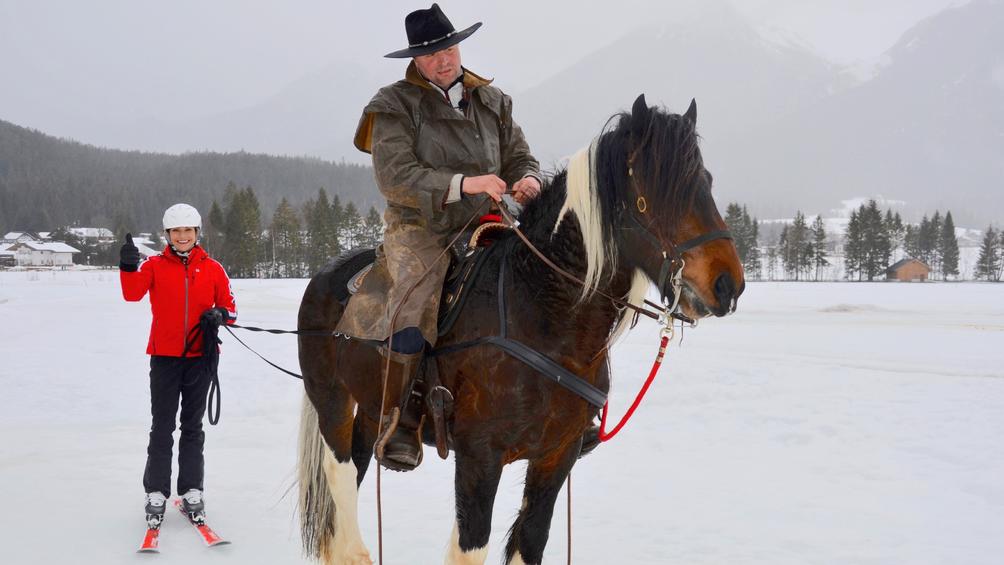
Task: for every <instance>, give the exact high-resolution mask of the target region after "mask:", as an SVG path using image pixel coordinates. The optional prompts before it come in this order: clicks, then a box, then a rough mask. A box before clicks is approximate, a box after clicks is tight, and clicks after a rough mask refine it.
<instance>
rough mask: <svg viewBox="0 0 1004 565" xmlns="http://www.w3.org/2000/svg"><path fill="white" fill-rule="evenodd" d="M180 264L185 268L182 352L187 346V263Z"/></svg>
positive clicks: (184, 261) (183, 261)
mask: <svg viewBox="0 0 1004 565" xmlns="http://www.w3.org/2000/svg"><path fill="white" fill-rule="evenodd" d="M181 262H182V264H183V265H184V266H185V325H184V328H185V330H184V332H182V337H181V341H182V344H181V350H182V351H184V350H185V346H186V345H188V261H186V260H184V259H182V260H181Z"/></svg>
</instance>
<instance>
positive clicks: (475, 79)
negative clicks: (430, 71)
mask: <svg viewBox="0 0 1004 565" xmlns="http://www.w3.org/2000/svg"><path fill="white" fill-rule="evenodd" d="M460 68H461V69H463V71H464V88H467V89H475V88H477V87H479V86H487V85H489V84H491V83H492V79H490V78H484V77H482V76H481V75H478V74H477V73H475V72H474V71H472V70H470V69H468V68H467V67H460ZM404 80H405V81H406V82H410V83H411V84H414V85H416V86H420V87H422V88H426V89H430V90H431V89H432V84H431V83H429V81H427V80H425V77H423V76H422V73H420V72H418V66H416V65H415V61H412V62H410V63H408V70H406V71H405V72H404Z"/></svg>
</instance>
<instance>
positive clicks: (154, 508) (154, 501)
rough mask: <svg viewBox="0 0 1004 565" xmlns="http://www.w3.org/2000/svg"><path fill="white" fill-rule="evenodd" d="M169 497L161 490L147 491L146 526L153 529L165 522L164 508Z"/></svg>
mask: <svg viewBox="0 0 1004 565" xmlns="http://www.w3.org/2000/svg"><path fill="white" fill-rule="evenodd" d="M166 506H167V498H165V497H164V495H163V494H161V493H159V492H148V493H146V526H147V527H148V528H150V529H151V530H156V529H159V528H160V525H161V524H162V523H163V522H164V508H165V507H166Z"/></svg>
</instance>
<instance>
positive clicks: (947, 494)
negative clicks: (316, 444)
mask: <svg viewBox="0 0 1004 565" xmlns="http://www.w3.org/2000/svg"><path fill="white" fill-rule="evenodd" d="M305 285H306V281H303V280H235V281H234V288H235V292H236V294H237V300H238V308H239V312H240V319H241V322H242V323H244V324H247V325H258V326H263V327H278V328H293V326H294V325H295V320H296V310H297V307H298V303H299V298H300V295H301V294H302V292H303V289H304V287H305ZM149 316H150V314H149V305H148V304H147V303H146V302H143V303H126V302H124V301H123V300H122V298H121V292H120V290H119V285H118V273H117V272H114V271H84V272H73V271H70V272H41V273H37V272H29V273H25V272H0V321H2V322H0V323H2V328H3V330H2V333H0V344H2V360H0V387H2V389H0V390H2V394H0V445H2V446H3V448H2V449H0V479H2V480H0V497H2V500H4V503H5V505H6V507H7V511H6V512H4V513H3V516H2V518H0V521H2V527H0V547H2V548H3V557H2V561H3V563H5V564H12V565H13V564H18V565H20V564H28V563H77V564H85V565H90V564H95V565H96V564H101V565H104V564H117V563H128V564H132V563H144V562H152V560H156V562H157V563H159V564H162V565H166V564H185V565H189V564H191V563H203V562H206V563H217V562H219V563H242V564H246V563H249V564H257V563H261V564H286V563H303V562H305V561H304V560H303V558H302V557H301V555H300V546H299V531H298V526H297V523H296V518H295V515H294V502H295V490H294V491H290V492H289V493H288V494H287V489H289V487H290V485H291V484H292V480H293V471H294V463H295V449H296V428H297V419H298V416H299V403H300V398H301V394H302V385H301V384H300V383H299V381H296V380H294V379H291V378H290V377H288V376H286V375H283V374H282V373H279V372H278V371H275V370H274V369H272V368H270V367H268V366H267V365H265V364H264V363H262V362H261V361H260V360H258V359H257V358H256V357H254V356H253V355H252V354H251V353H250V352H248V351H246V350H244V349H243V348H242V347H240V345H239V344H237V343H236V342H234V340H233V339H232V338H231V337H230V336H229V335H226V334H224V335H223V336H222V338H223V340H224V345H223V356H222V358H221V370H220V376H221V382H222V387H223V397H222V398H223V410H222V419H221V422H220V425H219V426H215V427H213V426H209V425H208V423H207V425H206V432H207V439H206V468H207V475H206V493H207V494H206V499H207V510H208V515H209V523H210V524H211V525H212V527H213V528H214V529H215V530H216V531H218V532H219V533H220V534H221V535H223V536H225V537H226V538H227V539H229V540H232V541H233V542H234V543H233V545H230V546H223V547H218V548H213V549H207V548H205V547H203V545H202V542H201V541H200V540H199V539H198V537H197V536H196V535H195V534H194V533H193V532H192V531H191V527H190V526H189V525H188V524H186V523H185V522H184V520H183V519H181V518H180V517H179V516H176V515H174V514H169V515H168V516H167V519H166V522H165V525H164V528H163V532H162V535H161V542H160V543H161V551H162V553H161V554H160V555H157V556H151V555H138V554H136V553H134V552H135V550H136V548H137V547H138V546H139V543H140V541H141V539H142V535H143V532H144V524H143V513H142V507H143V503H142V500H143V492H142V491H143V489H142V484H141V478H142V472H143V465H144V461H145V448H146V439H147V438H146V434H147V430H148V428H149V391H148V385H147V382H146V373H147V370H148V369H147V367H148V358H147V356H146V355H145V354H144V350H145V346H146V339H147V331H148V328H149V322H150V319H149ZM1002 330H1004V285H991V284H882V283H876V284H868V283H860V284H853V283H850V284H849V283H768V282H761V283H749V284H748V285H747V290H746V293H745V295H744V296H743V297H742V298H741V299H740V301H739V311H738V312H737V314H735V315H734V316H731V317H729V318H726V319H721V320H718V319H713V320H704V321H702V322H701V323H700V325H699V327H698V328H696V329H693V330H691V329H687V330H686V331H684V332H683V342H682V345H680V344H679V342H674V344H673V345H672V346H671V347H670V349H669V352H668V355H667V359H666V363H665V364H664V366H663V370H662V372H661V373H660V375H659V377H658V378H657V380H656V382H655V384H654V385H653V387H652V390H651V391H650V393H649V395H648V397H647V399H646V401H645V403H644V404H643V405H642V407H641V408H640V409H639V411H638V413H637V414H636V416H635V418H634V419H633V420H632V421H631V422H630V423H629V424H628V426H627V427H626V428H625V429H624V431H623V432H621V434H620V435H618V436H617V437H616V438H615V439H614V440H613V441H612V442H611V443H609V444H606V445H604V446H601V447H600V448H599V449H598V450H597V451H596V452H595V453H594V454H593V455H590V456H589V457H587V458H586V459H584V460H582V461H580V463H579V464H578V465H577V466H576V468H575V470H574V472H573V483H574V489H573V494H574V500H573V510H574V512H573V518H572V519H573V528H574V532H573V541H574V547H573V557H574V562H575V563H577V564H594V563H597V564H620V563H632V564H669V563H679V564H683V565H702V564H707V565H719V564H725V563H727V564H730V565H731V564H764V565H767V564H770V565H778V564H791V565H806V564H820V565H830V564H861V565H889V564H905V563H910V564H911V565H915V564H945V565H949V564H952V565H954V564H960V563H965V564H967V565H991V564H994V565H995V564H997V563H1000V562H1001V561H1000V559H1001V555H1002V554H1004V521H1002V520H1001V516H1002V515H1004V479H1002V477H1004V450H1002V449H1001V446H1002V434H1004V379H1002V378H1001V377H1004V340H1002V339H1001V338H1002V335H1001V331H1002ZM239 335H240V337H241V339H244V340H245V341H246V342H247V343H248V344H249V345H251V346H252V347H254V348H256V349H258V350H259V351H260V352H261V353H262V354H263V355H265V356H267V357H269V358H270V359H272V360H273V361H275V362H277V363H279V364H280V365H282V366H284V367H287V368H289V369H292V370H297V369H298V366H297V360H296V342H295V339H294V338H292V337H290V336H273V335H267V334H251V333H248V332H243V333H240V334H239ZM657 344H658V332H657V330H656V328H655V326H653V325H652V324H650V323H647V322H642V323H641V324H640V325H639V327H638V328H637V329H635V330H634V331H632V332H630V333H629V334H628V335H627V336H626V337H624V338H622V340H621V342H620V343H619V344H618V345H617V346H616V347H615V349H614V353H613V360H614V381H613V390H612V393H611V394H612V397H611V398H612V400H611V417H612V418H619V417H620V415H621V414H622V413H623V411H624V410H625V409H626V407H627V406H628V404H629V403H630V401H631V399H632V397H633V395H634V394H635V392H636V391H637V390H638V387H639V386H640V385H641V383H642V381H643V379H644V378H645V376H646V375H647V373H648V369H649V367H650V366H651V363H652V360H653V358H654V355H655V350H656V347H657ZM427 455H428V457H426V462H425V463H424V464H423V465H422V467H421V468H419V469H418V470H417V471H415V472H413V473H409V474H399V473H387V474H385V475H384V477H383V483H384V494H383V498H384V509H383V512H384V547H385V562H386V563H387V564H388V565H392V564H408V565H411V564H420V565H423V564H433V563H442V560H443V556H444V555H445V551H446V547H447V542H448V539H449V535H450V529H451V527H452V524H453V516H452V508H453V493H452V482H453V469H452V458H451V460H450V461H445V462H444V461H440V460H439V459H438V458H436V457H434V451H430V452H429V453H428V454H427ZM524 467H525V465H522V464H515V465H511V466H510V467H509V468H508V469H507V470H506V472H505V474H504V475H503V478H502V482H501V485H500V489H499V495H498V498H497V500H496V504H495V513H494V520H493V523H494V526H493V535H492V539H491V542H490V546H489V547H490V556H489V559H488V562H489V563H499V562H501V552H502V544H503V541H504V536H505V532H506V530H507V529H508V527H509V526H510V524H511V521H512V519H513V517H514V516H515V514H516V511H517V509H518V507H519V503H520V498H521V494H522V493H521V491H522V473H523V469H524ZM374 484H375V481H374V467H372V466H371V468H370V472H369V474H368V476H367V477H366V481H365V482H364V484H363V487H362V490H361V493H360V509H359V514H360V520H361V526H362V531H363V536H364V539H365V540H366V542H367V544H368V545H369V547H370V550H371V551H372V552H373V557H374V559H375V558H376V538H377V534H376V517H375V516H376V508H375V490H374ZM565 512H566V510H565V495H564V493H562V494H561V496H560V497H559V502H558V504H557V506H556V509H555V517H554V522H553V525H552V529H551V537H550V543H549V547H548V550H547V553H546V556H545V562H547V563H564V562H565V541H566V538H565V527H566V521H565Z"/></svg>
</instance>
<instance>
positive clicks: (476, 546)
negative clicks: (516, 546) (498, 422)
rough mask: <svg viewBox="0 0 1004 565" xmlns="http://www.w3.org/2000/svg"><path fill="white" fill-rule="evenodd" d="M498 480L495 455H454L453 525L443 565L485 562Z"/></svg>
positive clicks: (498, 462)
mask: <svg viewBox="0 0 1004 565" xmlns="http://www.w3.org/2000/svg"><path fill="white" fill-rule="evenodd" d="M501 476H502V463H501V458H500V457H499V456H498V454H496V453H492V452H490V451H488V450H484V452H483V453H481V454H480V455H479V456H476V457H475V456H471V455H468V454H465V453H464V452H463V451H457V463H456V478H455V483H456V496H457V521H456V523H455V524H454V526H453V535H452V536H451V538H450V548H449V550H448V553H447V554H446V565H482V564H483V563H484V562H485V559H487V558H488V538H489V537H490V536H491V531H492V508H493V506H494V505H495V493H496V492H497V491H498V486H499V478H500V477H501Z"/></svg>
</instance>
